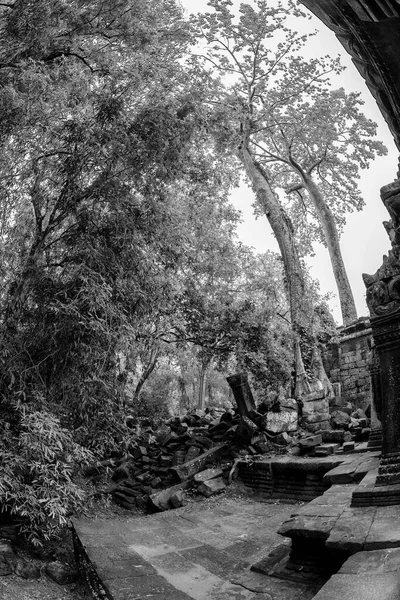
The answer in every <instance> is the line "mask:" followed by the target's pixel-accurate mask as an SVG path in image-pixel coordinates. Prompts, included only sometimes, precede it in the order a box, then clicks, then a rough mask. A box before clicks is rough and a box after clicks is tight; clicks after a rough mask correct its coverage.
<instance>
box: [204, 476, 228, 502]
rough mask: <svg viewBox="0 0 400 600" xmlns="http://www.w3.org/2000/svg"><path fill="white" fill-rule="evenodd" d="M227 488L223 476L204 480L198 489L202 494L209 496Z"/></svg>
mask: <svg viewBox="0 0 400 600" xmlns="http://www.w3.org/2000/svg"><path fill="white" fill-rule="evenodd" d="M225 488H226V483H225V481H224V480H223V479H222V478H221V477H217V478H216V479H208V480H207V481H204V482H203V483H202V484H201V485H199V487H198V488H197V489H198V491H199V492H200V493H201V494H203V496H205V497H206V498H209V497H210V496H212V495H213V494H217V493H219V492H222V491H223V490H224V489H225Z"/></svg>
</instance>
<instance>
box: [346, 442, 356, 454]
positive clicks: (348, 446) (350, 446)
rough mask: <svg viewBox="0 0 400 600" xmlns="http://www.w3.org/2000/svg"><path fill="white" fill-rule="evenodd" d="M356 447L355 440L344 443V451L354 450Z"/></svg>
mask: <svg viewBox="0 0 400 600" xmlns="http://www.w3.org/2000/svg"><path fill="white" fill-rule="evenodd" d="M354 448H355V443H354V442H344V444H343V452H352V451H353V450H354Z"/></svg>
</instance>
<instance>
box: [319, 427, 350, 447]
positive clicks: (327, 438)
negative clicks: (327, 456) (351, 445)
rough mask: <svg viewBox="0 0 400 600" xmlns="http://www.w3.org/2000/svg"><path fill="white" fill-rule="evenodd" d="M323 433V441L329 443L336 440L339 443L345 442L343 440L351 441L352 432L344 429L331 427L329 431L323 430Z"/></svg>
mask: <svg viewBox="0 0 400 600" xmlns="http://www.w3.org/2000/svg"><path fill="white" fill-rule="evenodd" d="M321 435H322V441H323V442H327V443H330V442H332V443H334V442H336V443H338V444H343V442H349V441H350V440H351V433H350V432H349V431H345V430H344V429H330V430H328V431H323V432H322V433H321Z"/></svg>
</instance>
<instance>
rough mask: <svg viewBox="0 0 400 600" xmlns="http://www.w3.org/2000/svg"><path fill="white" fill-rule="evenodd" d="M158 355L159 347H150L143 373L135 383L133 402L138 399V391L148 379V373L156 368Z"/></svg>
mask: <svg viewBox="0 0 400 600" xmlns="http://www.w3.org/2000/svg"><path fill="white" fill-rule="evenodd" d="M159 355H160V350H159V348H157V347H155V348H152V349H151V352H150V356H149V359H148V362H147V364H146V366H145V368H144V369H143V373H142V374H141V376H140V378H139V381H138V383H137V385H136V388H135V391H134V393H133V402H134V403H135V402H137V401H138V400H139V396H140V392H141V391H142V388H143V386H144V384H145V383H146V381H147V380H148V378H149V377H150V375H151V374H152V372H153V371H154V369H155V368H156V366H157V361H158V357H159Z"/></svg>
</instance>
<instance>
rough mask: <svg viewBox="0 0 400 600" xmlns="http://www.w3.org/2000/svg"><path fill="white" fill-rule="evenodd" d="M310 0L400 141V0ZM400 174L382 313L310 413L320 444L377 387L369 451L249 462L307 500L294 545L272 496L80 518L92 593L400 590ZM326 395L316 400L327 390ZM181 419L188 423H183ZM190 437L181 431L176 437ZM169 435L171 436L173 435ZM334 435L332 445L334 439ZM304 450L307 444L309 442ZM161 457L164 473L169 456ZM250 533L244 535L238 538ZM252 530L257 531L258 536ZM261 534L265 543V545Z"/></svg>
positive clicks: (356, 332) (268, 484)
mask: <svg viewBox="0 0 400 600" xmlns="http://www.w3.org/2000/svg"><path fill="white" fill-rule="evenodd" d="M302 3H303V4H304V5H305V6H306V7H307V8H309V9H310V10H311V11H312V12H313V13H314V14H315V15H316V16H317V17H318V18H319V19H320V20H321V21H322V22H323V23H324V24H325V25H326V26H327V27H328V28H329V29H331V30H332V31H333V32H334V33H335V34H336V36H337V37H338V39H339V40H340V42H341V43H342V44H343V46H344V48H345V49H346V51H347V52H348V53H349V54H350V55H351V57H352V60H353V62H354V64H355V66H356V67H357V69H358V70H359V72H360V74H361V75H362V77H363V78H364V79H365V82H366V84H367V86H368V88H369V89H370V91H371V93H372V95H373V96H374V98H375V100H376V102H377V103H378V105H379V108H380V109H381V111H382V114H383V116H384V118H385V120H386V122H387V124H388V126H389V128H390V131H391V132H392V134H393V137H394V139H395V142H396V145H397V147H398V148H399V150H400V0H302ZM397 177H398V179H397V180H395V181H394V182H391V183H390V182H382V183H383V184H384V183H386V185H384V186H383V187H382V189H381V199H382V201H383V203H384V204H385V206H386V208H387V210H388V221H387V222H385V223H384V227H385V229H386V231H387V233H388V236H389V240H388V246H389V245H390V246H391V247H390V249H389V251H388V254H387V256H384V257H383V263H382V266H381V267H380V268H379V269H378V270H377V272H376V273H375V274H372V275H364V276H363V277H364V282H365V285H366V291H367V304H368V307H369V311H370V319H360V320H359V321H357V322H356V323H354V324H352V325H351V326H349V327H346V328H345V329H343V330H342V331H341V333H340V340H339V343H338V345H337V346H335V347H332V348H331V349H330V350H329V351H328V352H327V353H326V355H325V356H324V363H325V366H326V370H327V372H328V375H329V377H330V379H331V381H332V382H333V384H334V390H335V396H334V398H332V399H331V400H330V407H327V406H326V403H325V404H324V403H322V404H323V406H322V404H321V411H320V413H318V411H316V410H314V408H313V409H312V410H311V404H310V415H311V416H312V418H309V423H308V428H309V429H311V432H312V433H316V434H317V435H315V436H314V437H315V438H317V437H320V438H321V440H319V441H326V440H322V438H323V437H324V436H325V438H326V437H327V436H328V434H324V431H327V429H328V427H327V426H325V423H326V422H327V421H328V419H327V417H326V413H327V410H328V412H329V411H332V408H338V409H341V408H343V399H351V403H352V405H353V406H355V407H360V408H365V406H366V404H367V401H368V398H370V397H371V396H372V398H373V406H372V407H371V415H370V419H371V433H370V437H369V442H368V444H367V443H365V444H364V446H363V448H362V449H361V448H360V450H362V451H359V452H355V453H350V454H342V455H340V454H336V453H335V452H334V449H333V450H332V452H331V451H330V450H329V449H328V448H325V449H324V450H325V451H324V452H322V447H321V450H320V454H317V456H316V458H315V459H314V458H313V459H312V460H308V461H307V460H305V459H302V458H301V457H296V456H295V457H290V456H281V457H280V456H277V457H273V458H271V457H269V458H265V459H263V460H260V461H255V460H254V461H251V460H242V461H241V460H238V461H237V463H236V467H237V469H238V471H239V476H240V478H241V479H242V481H243V482H244V483H245V484H246V485H248V486H250V487H252V488H254V489H255V490H257V491H258V492H259V493H261V494H262V495H264V496H265V497H268V499H269V501H270V502H271V503H273V502H274V501H276V502H279V500H285V499H291V500H297V501H299V500H300V501H304V502H307V504H304V505H296V507H293V509H292V510H290V509H289V510H288V514H287V515H286V517H285V519H286V520H284V521H283V522H282V520H281V525H280V527H279V524H278V525H277V528H278V527H279V531H278V533H279V535H280V536H281V538H282V540H284V541H285V543H284V544H282V545H279V546H276V547H274V548H273V549H272V551H270V552H268V551H267V544H268V542H267V540H268V536H264V537H263V536H262V535H261V533H260V532H257V528H258V529H260V528H263V523H265V527H266V528H267V521H268V518H269V516H270V514H272V513H271V511H272V508H271V509H269V508H268V505H267V506H266V507H265V508H263V509H262V510H261V508H260V509H259V510H258V509H256V508H251V509H249V507H247V508H246V507H245V502H244V503H243V506H242V509H241V510H242V513H241V514H237V513H234V510H233V509H232V505H229V506H230V508H229V507H228V504H229V503H228V504H226V505H225V506H221V507H217V509H215V511H216V512H214V513H213V512H212V510H211V508H209V509H208V521H207V519H204V518H203V521H202V517H201V516H196V515H194V514H193V512H191V513H190V512H188V513H185V514H184V513H182V514H178V515H176V516H170V517H160V518H158V520H154V521H153V522H152V523H150V521H147V522H146V523H144V522H143V523H142V525H141V527H142V529H140V528H136V529H134V528H133V529H132V527H133V526H127V528H125V527H124V526H122V527H121V526H119V528H118V535H117V534H116V529H115V525H113V524H111V523H110V522H108V523H107V522H106V523H102V522H101V521H99V520H98V521H97V522H95V524H94V525H93V524H91V523H88V522H84V521H82V520H81V521H76V522H75V523H74V528H75V529H74V536H75V543H76V548H77V554H78V557H79V560H80V563H81V565H82V568H83V571H84V575H85V577H86V578H87V579H88V581H89V583H90V585H91V588H92V590H93V594H94V597H99V598H100V597H101V598H108V599H109V600H113V599H114V600H122V599H123V598H128V597H129V598H130V597H132V598H139V597H140V598H141V597H153V596H154V597H156V598H160V600H161V599H162V598H171V600H172V599H181V600H185V599H186V600H187V599H190V598H196V599H200V598H210V599H211V600H212V599H213V598H218V599H219V600H225V598H226V599H228V598H231V597H235V598H238V599H243V600H247V599H250V598H260V599H261V598H263V599H264V598H265V599H268V600H271V599H275V598H280V599H284V600H289V599H290V600H297V598H300V597H301V598H302V599H309V598H315V600H334V599H335V600H336V599H337V598H343V600H346V599H349V600H350V599H351V600H357V599H361V598H362V599H363V600H389V599H390V600H394V599H395V598H400V172H399V173H398V174H397ZM230 384H231V387H232V389H233V392H234V394H235V399H236V401H237V404H238V407H239V409H240V406H242V412H243V415H244V419H245V420H246V419H247V420H249V419H248V416H250V417H251V419H250V421H252V422H249V424H248V427H249V430H251V428H252V427H253V426H254V423H255V422H257V419H258V418H260V416H259V415H258V413H257V414H255V413H254V405H253V404H252V399H251V397H250V395H249V389H248V387H246V382H245V381H243V380H242V379H241V378H240V377H239V378H238V377H236V378H233V379H232V381H231V382H230ZM317 392H318V391H317ZM317 392H315V393H317ZM317 395H318V394H317ZM314 401H315V402H314V405H318V398H317V396H315V398H314ZM314 405H313V406H314ZM289 408H290V407H289ZM256 412H257V411H256ZM246 415H247V416H246ZM245 422H246V421H245ZM252 423H253V425H252ZM176 426H177V427H178V428H179V427H182V423H178V424H177V425H176ZM231 429H232V423H231V422H230V421H229V422H225V423H224V422H222V424H221V423H214V424H211V425H210V426H209V428H208V429H207V430H206V429H205V428H204V427H203V428H202V436H203V438H202V439H203V444H205V446H204V448H203V450H205V449H206V447H207V444H211V445H213V444H215V443H217V446H213V447H215V448H217V450H218V451H220V450H221V451H222V450H223V446H224V444H223V437H224V436H225V435H226V433H227V432H228V431H230V430H231ZM313 429H314V431H313ZM168 435H171V433H168ZM179 435H180V434H179ZM179 435H178V434H175V438H174V439H173V443H175V445H177V444H178V438H179ZM253 437H254V436H253ZM253 437H252V434H250V437H249V447H253V444H256V442H253ZM194 441H195V442H196V440H194ZM192 442H193V438H192V439H189V438H187V439H186V442H185V446H184V448H183V447H180V448H178V449H177V451H176V456H177V455H178V454H179V452H181V454H182V455H183V454H185V453H187V455H188V454H189V453H191V456H192V455H193V456H194V454H193V453H195V454H196V453H197V454H198V452H197V450H195V449H193V448H196V443H194V444H193V443H192ZM342 442H343V440H342ZM258 443H261V442H258ZM160 444H161V446H163V444H165V441H163V442H162V443H161V442H160ZM218 444H219V446H218ZM310 444H311V445H313V449H314V450H315V447H316V446H318V444H317V443H315V440H314V442H310ZM323 445H324V444H323ZM337 445H338V444H336V446H337ZM197 446H198V444H197ZM325 446H330V447H334V446H335V443H331V444H329V443H328V444H325ZM331 449H332V448H331ZM303 450H304V451H306V450H307V442H306V440H304V441H303ZM163 452H164V455H162V454H161V455H160V461H161V462H162V460H164V462H165V461H168V460H172V458H171V457H169V456H167V455H166V451H165V448H164V450H163ZM207 452H210V450H208V451H206V452H204V453H203V454H201V455H200V456H194V457H193V458H191V459H190V460H188V461H187V462H185V463H184V464H185V465H186V466H184V467H180V466H179V465H177V466H175V467H174V469H175V471H176V472H177V473H178V474H179V476H180V480H181V481H180V484H179V485H178V486H177V487H176V489H175V490H174V501H176V502H178V503H179V501H180V497H181V496H180V492H181V490H182V489H186V487H187V486H186V484H187V482H188V481H189V475H188V476H187V473H188V472H189V471H190V473H191V475H193V474H194V473H195V470H196V469H197V467H198V465H199V464H201V468H203V469H204V468H205V467H206V466H207V465H206V464H205V463H204V464H203V459H204V458H205V455H206V454H207ZM138 453H139V454H138V456H139V455H140V456H139V458H140V461H141V462H142V463H143V464H144V463H149V462H151V461H152V457H151V456H148V455H147V449H146V448H141V449H140V451H139V450H138ZM211 454H212V451H211ZM139 458H138V460H139ZM208 466H210V465H208ZM121 468H122V470H123V468H125V466H124V467H121ZM126 468H128V466H127V467H126ZM157 468H159V469H161V471H160V473H161V472H162V468H163V467H162V465H161V463H160V464H159V465H157ZM206 471H209V475H210V480H212V477H211V474H213V477H214V476H215V477H218V478H219V481H220V482H222V481H223V479H222V475H223V473H222V471H223V468H222V470H221V469H214V470H213V469H205V470H204V471H202V473H205V472H206ZM215 471H217V473H215ZM212 472H213V473H212ZM231 475H232V472H230V473H229V476H231ZM207 476H208V475H207ZM139 477H143V475H139ZM196 477H197V479H198V483H199V484H200V485H203V484H204V483H206V486H205V487H209V488H210V489H211V488H212V487H213V485H212V484H209V483H207V481H209V480H204V478H205V477H206V475H204V477H202V476H201V474H199V475H198V476H197V475H196ZM159 478H160V477H159ZM221 485H222V484H221ZM185 486H186V487H185ZM119 490H120V491H119V492H118V490H117V492H116V493H117V494H119V498H120V500H121V498H122V501H123V502H125V504H126V505H127V507H129V503H130V502H131V500H130V499H131V498H133V497H134V492H135V490H134V489H133V488H131V489H129V486H128V487H127V486H126V484H121V485H120V488H119ZM123 490H125V495H124V494H123ZM117 497H118V495H117ZM156 500H157V502H160V501H163V502H164V501H165V502H166V505H165V507H163V508H161V509H160V510H164V508H165V509H166V508H168V507H170V506H168V503H169V502H170V499H167V500H166V499H165V496H164V495H163V496H162V497H161V499H160V496H157V497H156ZM122 506H124V505H123V504H122ZM271 506H272V504H271ZM176 512H178V511H176ZM161 514H164V513H161ZM261 514H262V515H263V519H264V521H263V520H259V521H257V515H261ZM213 519H214V520H213ZM242 522H243V529H242V530H240V527H241V525H240V524H241V523H242ZM211 523H212V524H211ZM167 526H168V527H169V529H168V532H167V533H166V527H167ZM203 526H204V527H205V529H204V527H203ZM129 527H131V530H130V531H128V530H129ZM138 527H139V526H138ZM147 528H148V531H147ZM239 530H240V531H241V532H242V533H241V535H239V537H234V536H235V535H236V534H237V532H238V531H239ZM150 531H151V532H152V535H153V537H154V541H153V542H152V544H153V545H150V543H149V542H148V539H147V538H148V537H151V536H150V534H149V532H150ZM234 531H235V533H233V532H234ZM248 531H250V532H251V536H253V537H254V539H247V533H248ZM179 532H180V533H179ZM230 536H231V537H230ZM178 538H179V539H178ZM242 538H243V539H246V540H247V541H243V539H242ZM257 539H258V540H262V544H265V552H264V555H263V554H262V553H261V552H260V548H259V547H258V546H257V543H256V540H257ZM233 542H234V543H233ZM240 542H241V543H240ZM252 544H253V545H252ZM100 546H101V548H100ZM244 558H245V559H246V560H247V563H246V562H244V564H241V563H240V561H239V559H244ZM256 559H257V560H256ZM242 562H243V561H242ZM249 564H250V565H251V571H249V570H248V565H249ZM246 565H247V566H246ZM232 569H233V570H234V574H232V573H233V571H232ZM246 569H247V570H246ZM322 571H325V579H324V581H323V582H322V583H320V584H319V585H318V586H317V587H316V588H315V589H313V590H311V588H310V589H308V590H306V589H305V588H304V589H303V588H301V589H300V588H298V587H297V588H296V589H295V588H294V587H292V588H291V587H290V586H291V585H293V583H292V582H296V581H297V582H300V583H299V585H300V586H301V585H303V583H304V582H305V581H307V578H308V580H312V581H313V582H315V581H316V580H317V579H318V577H319V575H320V574H321V572H322ZM240 573H242V574H241V575H240ZM192 575H193V577H194V578H195V579H201V580H202V582H203V586H205V587H204V588H203V591H201V590H200V591H199V589H198V588H195V587H193V586H192V583H191V581H192V580H191V577H192ZM239 575H240V576H239ZM224 578H225V579H224ZM274 578H275V579H274ZM313 578H314V579H313ZM277 580H278V581H280V582H282V581H283V582H285V581H286V582H287V581H289V583H285V584H283V583H282V587H281V588H280V587H279V585H280V584H277V583H276V581H277ZM274 582H275V583H274ZM207 585H209V588H207ZM285 586H286V587H285ZM206 588H207V589H206ZM196 590H197V591H196ZM299 590H300V591H299ZM315 594H316V595H315Z"/></svg>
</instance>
